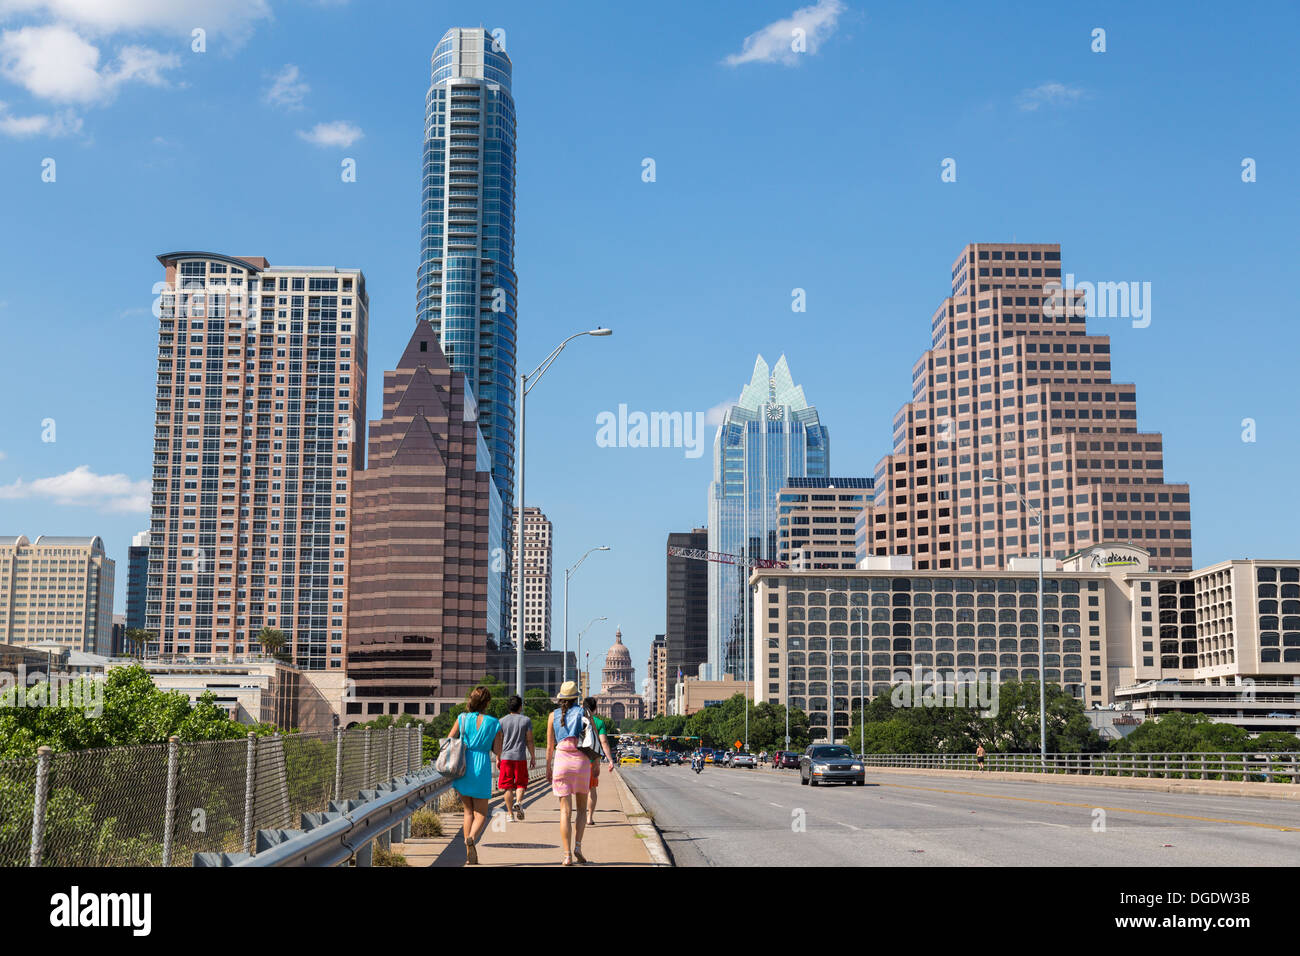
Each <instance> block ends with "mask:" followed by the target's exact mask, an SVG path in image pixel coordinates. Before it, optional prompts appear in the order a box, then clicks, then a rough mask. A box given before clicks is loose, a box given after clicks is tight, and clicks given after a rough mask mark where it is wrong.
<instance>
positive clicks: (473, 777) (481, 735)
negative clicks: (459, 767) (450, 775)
mask: <svg viewBox="0 0 1300 956" xmlns="http://www.w3.org/2000/svg"><path fill="white" fill-rule="evenodd" d="M477 720H478V714H472V713H466V714H461V715H460V716H459V717H457V718H456V722H457V725H458V726H459V727H460V739H461V740H463V741H464V742H465V775H464V776H463V777H461V778H460V779H459V780H457V781H456V782H455V783H453V784H452V786H453V787H455V788H456V791H457V792H458V793H460V794H462V795H463V796H466V797H474V798H475V799H478V800H486V799H488V797H490V796H492V742H493V741H494V740H496V739H497V731H499V730H500V729H501V721H499V720H497V719H496V718H495V717H492V716H490V715H488V714H484V715H483V723H482V724H481V725H480V726H479V728H478V729H477V730H475V729H474V724H475V723H476V722H477Z"/></svg>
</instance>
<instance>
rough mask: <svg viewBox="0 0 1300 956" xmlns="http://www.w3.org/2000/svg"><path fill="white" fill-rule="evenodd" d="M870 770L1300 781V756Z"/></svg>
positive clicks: (1086, 757) (1009, 760)
mask: <svg viewBox="0 0 1300 956" xmlns="http://www.w3.org/2000/svg"><path fill="white" fill-rule="evenodd" d="M860 759H861V760H862V762H863V763H865V764H866V765H867V766H868V767H895V768H901V769H911V770H980V769H983V770H984V771H985V772H991V773H1069V774H1081V775H1084V776H1112V777H1150V778H1159V779H1165V780H1235V781H1254V782H1265V783H1291V784H1297V783H1300V754H1297V753H1067V754H1048V755H1047V759H1046V762H1044V761H1043V759H1042V757H1041V756H1040V755H1039V754H1036V753H1029V754H1022V753H1016V754H1003V753H990V754H987V755H985V757H984V766H983V767H982V768H981V767H980V766H979V763H978V758H976V756H975V755H974V754H863V755H862V756H861V758H860Z"/></svg>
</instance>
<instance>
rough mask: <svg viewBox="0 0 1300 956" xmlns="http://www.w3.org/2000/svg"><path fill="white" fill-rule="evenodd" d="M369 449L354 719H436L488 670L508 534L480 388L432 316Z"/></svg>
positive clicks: (395, 379)
mask: <svg viewBox="0 0 1300 956" xmlns="http://www.w3.org/2000/svg"><path fill="white" fill-rule="evenodd" d="M368 447H369V457H368V463H367V467H366V470H365V471H359V472H357V473H356V477H355V479H354V482H353V490H352V553H351V567H350V578H351V598H352V600H351V604H350V607H349V614H348V667H347V673H348V677H349V678H351V679H352V680H353V681H354V682H355V683H354V687H353V691H354V695H355V697H354V699H353V700H350V701H348V703H347V705H346V710H347V714H348V719H349V720H355V719H357V717H356V715H361V719H368V718H369V717H370V716H371V715H374V714H382V713H389V714H401V713H408V714H418V715H421V716H423V715H426V714H435V713H438V712H440V711H441V710H445V709H447V708H448V707H450V706H452V705H454V704H456V703H459V702H460V701H461V700H462V699H463V697H464V695H465V694H466V693H467V692H468V691H469V690H470V689H471V688H472V687H473V686H474V685H475V684H476V683H477V682H478V681H479V680H480V679H481V678H482V677H483V674H484V670H485V668H486V666H487V636H488V632H487V624H486V622H487V620H488V618H489V615H490V614H492V613H494V611H493V609H492V608H490V607H489V597H490V594H489V585H488V582H489V574H488V568H489V564H490V561H491V548H492V546H493V544H492V542H499V540H500V538H501V533H500V530H501V529H500V526H499V524H498V526H497V527H496V528H495V529H494V528H493V522H494V520H495V521H497V522H499V521H500V497H499V496H498V495H496V489H495V487H494V485H493V482H492V477H491V458H490V456H489V454H488V450H487V445H486V443H485V442H484V441H483V438H482V434H481V433H480V431H479V428H478V412H477V408H476V406H475V403H474V397H473V392H472V390H471V388H470V386H469V385H468V383H467V382H466V379H465V376H464V375H463V374H462V373H460V372H454V371H452V369H451V367H450V366H449V365H448V364H447V360H446V358H445V357H444V356H443V353H442V349H441V348H440V347H439V345H438V338H437V335H436V334H435V332H434V329H433V327H432V326H431V325H430V324H429V322H428V320H421V321H420V322H418V323H417V324H416V327H415V334H414V335H413V336H412V337H411V341H410V343H409V344H408V345H407V346H406V351H405V352H404V353H403V354H402V358H401V361H399V362H398V364H397V368H396V369H394V370H393V371H390V372H385V373H384V414H383V418H382V419H380V420H379V421H372V422H371V423H370V443H369V446H368ZM494 530H495V537H493V536H492V535H493V532H494ZM495 613H499V609H498V610H497V611H496V612H495Z"/></svg>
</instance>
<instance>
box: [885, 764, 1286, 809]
mask: <svg viewBox="0 0 1300 956" xmlns="http://www.w3.org/2000/svg"><path fill="white" fill-rule="evenodd" d="M873 773H883V774H886V775H888V774H900V775H909V774H910V775H921V776H933V777H940V778H944V777H946V778H949V779H957V780H988V781H1005V782H1009V783H1049V784H1050V783H1054V784H1071V785H1074V786H1082V787H1109V788H1112V789H1116V790H1146V791H1149V792H1155V793H1192V794H1198V795H1201V796H1215V797H1263V798H1264V799H1267V800H1293V801H1294V800H1300V785H1296V784H1289V783H1237V782H1233V781H1224V780H1204V781H1201V780H1167V779H1162V778H1159V777H1115V776H1105V775H1096V776H1092V775H1085V774H1077V773H1074V774H1070V773H1045V774H1044V773H1016V772H1009V771H998V770H985V771H982V772H981V771H978V770H940V769H937V768H932V767H927V768H916V769H913V768H910V767H873V766H871V765H870V764H868V765H867V774H868V775H870V774H873ZM1274 788H1278V789H1274ZM1282 788H1285V789H1282Z"/></svg>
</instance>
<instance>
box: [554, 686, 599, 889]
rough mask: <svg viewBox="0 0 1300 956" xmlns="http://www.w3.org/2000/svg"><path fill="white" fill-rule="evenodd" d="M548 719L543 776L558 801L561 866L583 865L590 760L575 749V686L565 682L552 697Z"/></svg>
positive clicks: (578, 724) (578, 723) (578, 719)
mask: <svg viewBox="0 0 1300 956" xmlns="http://www.w3.org/2000/svg"><path fill="white" fill-rule="evenodd" d="M555 701H556V703H558V704H559V705H560V706H559V707H557V708H555V712H554V713H552V714H551V719H550V720H548V721H547V722H546V775H547V776H548V777H550V778H551V789H552V790H553V791H554V793H555V795H556V796H557V797H559V798H560V843H561V844H562V845H563V846H564V862H563V863H562V864H561V865H562V866H572V865H573V862H574V861H575V860H576V861H577V862H579V863H586V862H587V859H586V857H584V856H583V855H582V831H583V830H584V829H586V823H587V793H588V792H589V791H590V788H591V761H590V760H588V759H587V756H586V755H585V754H584V753H583V752H582V751H581V750H579V749H578V741H579V740H580V739H581V738H580V734H581V733H582V719H583V718H582V708H581V707H579V706H578V685H577V684H575V683H574V682H573V681H571V680H569V681H565V682H564V684H563V685H561V687H560V693H559V694H557V695H556V698H555ZM575 801H576V809H577V811H578V830H577V835H576V838H575V836H574V832H573V820H572V814H573V811H574V809H575Z"/></svg>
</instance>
